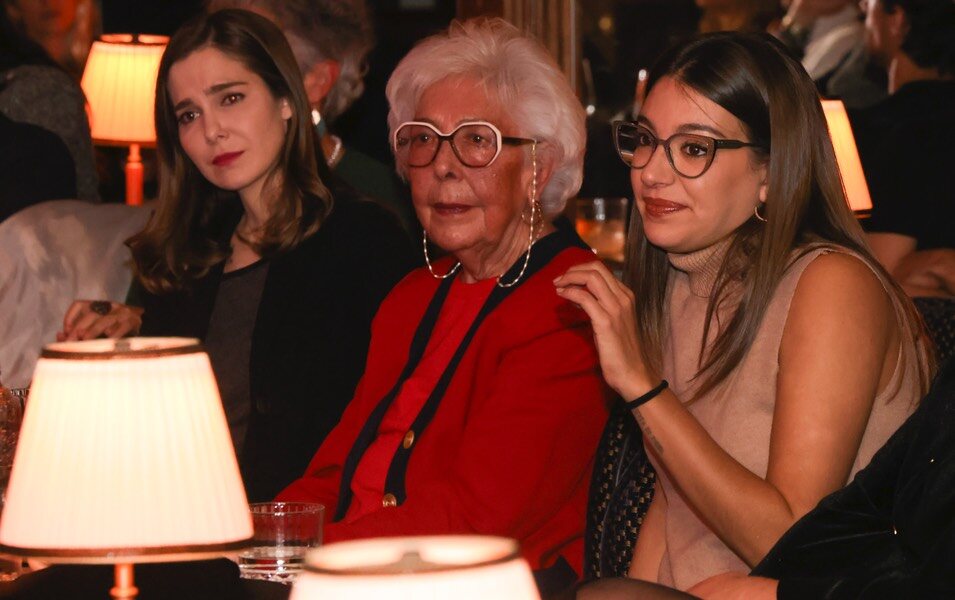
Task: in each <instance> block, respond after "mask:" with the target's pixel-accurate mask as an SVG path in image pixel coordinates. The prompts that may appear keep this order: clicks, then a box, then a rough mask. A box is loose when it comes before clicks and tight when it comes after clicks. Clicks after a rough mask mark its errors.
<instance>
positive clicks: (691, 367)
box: [556, 33, 931, 591]
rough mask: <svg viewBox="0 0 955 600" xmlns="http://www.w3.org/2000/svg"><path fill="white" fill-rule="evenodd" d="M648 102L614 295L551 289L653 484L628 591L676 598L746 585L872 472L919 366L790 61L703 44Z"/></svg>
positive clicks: (908, 399) (584, 278) (896, 301)
mask: <svg viewBox="0 0 955 600" xmlns="http://www.w3.org/2000/svg"><path fill="white" fill-rule="evenodd" d="M647 89H648V96H647V99H646V102H645V104H644V105H643V109H642V112H641V114H640V116H639V118H638V119H637V121H636V122H634V123H619V124H617V125H616V127H615V130H614V131H615V142H616V145H617V149H618V152H619V154H620V157H621V158H622V159H623V161H624V162H625V163H626V164H627V165H628V166H629V167H630V169H631V181H632V184H633V188H634V192H635V197H636V210H635V211H634V215H633V218H632V223H631V229H630V247H629V256H628V264H627V267H626V269H625V271H626V276H627V279H628V285H623V284H621V283H620V282H618V281H616V280H615V279H614V278H613V276H612V275H611V273H610V272H609V271H608V270H607V269H605V268H604V267H603V266H602V265H600V264H598V263H592V264H588V265H583V266H577V267H573V268H571V269H570V270H568V272H567V273H566V274H565V275H563V276H562V277H561V278H559V279H558V280H557V281H556V285H557V291H558V294H560V295H561V296H562V297H564V298H567V299H569V300H572V301H573V302H576V303H577V304H579V305H580V306H582V307H583V309H584V310H585V311H586V312H587V314H588V315H589V316H590V318H591V321H592V323H593V326H594V331H595V335H596V340H597V347H598V350H599V353H600V361H601V367H602V370H603V374H604V377H605V378H606V379H607V382H608V383H609V384H610V385H611V387H613V388H614V389H615V390H616V391H617V392H618V393H619V394H620V395H621V396H622V397H623V398H624V400H625V401H629V403H628V406H629V407H630V408H631V410H632V412H633V416H634V418H635V419H636V420H637V423H638V424H639V426H640V427H641V429H642V431H643V435H644V443H645V446H646V448H647V451H648V455H649V457H650V460H651V462H652V463H653V465H654V467H655V469H656V471H657V474H658V481H657V485H656V490H655V495H654V499H653V501H652V504H651V506H650V509H649V511H648V513H647V515H646V519H645V521H644V523H643V527H642V529H641V531H640V535H639V538H638V540H637V544H636V547H635V550H634V556H633V562H632V563H631V569H630V575H631V576H633V577H637V578H641V579H646V580H649V581H654V582H659V583H664V584H666V585H669V586H673V587H676V588H678V589H682V590H686V589H691V588H693V586H694V585H696V584H697V583H699V582H701V581H703V580H705V579H707V578H709V577H711V576H713V575H716V574H718V573H723V572H726V571H738V572H747V571H749V568H750V567H751V566H752V565H754V564H756V563H757V562H758V561H759V560H760V559H761V558H762V557H763V555H764V554H765V553H766V552H767V551H768V550H769V548H770V547H771V546H772V545H773V544H774V543H775V541H776V540H777V539H778V538H779V537H780V535H782V533H783V532H784V531H786V529H787V528H788V527H789V526H790V525H791V524H792V523H793V522H794V521H795V520H796V519H798V518H799V517H800V516H802V515H803V514H805V513H806V512H808V511H809V510H810V509H811V508H812V507H814V506H815V505H816V503H817V502H818V501H819V500H820V499H821V498H822V497H823V496H825V495H826V494H828V493H829V492H832V491H834V490H836V489H837V488H839V487H841V486H843V485H844V484H845V483H846V482H847V480H848V479H849V478H850V477H851V476H852V474H853V473H855V472H856V471H857V470H859V469H860V468H861V467H863V466H864V465H865V464H866V463H868V461H869V459H870V458H871V457H872V454H873V453H874V452H875V450H876V449H877V448H878V447H879V446H880V445H881V444H882V443H883V442H884V441H885V440H886V438H887V437H888V436H889V435H890V434H891V433H892V432H893V431H894V430H895V429H896V428H897V427H898V425H899V424H900V423H901V422H902V421H903V420H904V419H905V418H906V416H907V415H908V414H909V413H910V412H911V411H912V410H913V409H914V405H915V403H916V401H917V399H918V398H919V396H920V393H921V391H922V390H924V389H925V386H926V382H927V380H928V379H929V376H930V374H931V365H930V363H931V361H930V360H929V359H928V358H927V357H926V352H925V349H924V338H920V336H921V330H920V326H919V321H918V319H917V317H916V315H915V313H914V311H913V308H912V306H911V304H910V303H909V301H908V300H907V299H906V298H905V295H904V294H903V293H902V292H901V291H900V290H899V288H898V287H897V286H896V285H895V284H894V283H892V281H891V279H890V278H889V277H888V276H887V275H886V273H885V272H884V271H883V270H882V268H881V267H879V266H878V263H877V262H876V261H875V260H874V259H873V258H872V256H871V254H870V252H869V250H868V249H867V247H866V245H865V242H864V238H863V234H862V231H861V229H860V228H859V226H858V224H857V222H856V220H855V219H854V217H853V215H852V213H851V212H850V210H849V208H848V205H847V203H846V198H845V195H844V192H843V189H842V186H841V183H840V180H839V172H838V169H837V166H836V163H835V159H834V156H833V150H832V145H831V143H830V141H829V138H828V135H827V130H826V124H825V120H824V117H823V113H822V110H821V107H820V104H819V100H818V97H817V94H816V91H815V88H814V87H813V84H812V81H810V79H809V77H808V76H807V75H806V73H805V72H804V71H803V70H802V68H801V67H800V66H799V64H798V63H796V62H795V61H793V60H792V59H790V58H789V57H788V56H787V55H786V54H785V51H783V50H781V49H780V47H779V46H777V44H775V43H773V42H772V41H770V40H769V39H768V38H767V37H766V36H763V35H760V34H726V33H721V34H711V35H706V36H701V37H699V38H697V39H695V40H693V41H691V42H690V43H688V44H686V45H684V46H682V47H678V48H675V49H672V50H670V51H669V52H668V53H667V54H665V55H664V56H663V58H662V59H661V61H660V62H659V63H658V65H657V66H656V67H655V69H654V70H653V72H652V74H651V76H650V79H649V82H648V88H647ZM691 591H693V590H692V589H691Z"/></svg>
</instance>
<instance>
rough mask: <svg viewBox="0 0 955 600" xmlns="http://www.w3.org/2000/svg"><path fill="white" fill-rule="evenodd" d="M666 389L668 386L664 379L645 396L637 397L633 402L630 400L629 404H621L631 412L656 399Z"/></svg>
mask: <svg viewBox="0 0 955 600" xmlns="http://www.w3.org/2000/svg"><path fill="white" fill-rule="evenodd" d="M668 387H670V384H669V383H667V380H666V379H664V380H662V381H661V382H660V385H658V386H657V387H655V388H653V389H652V390H650V391H649V392H647V393H646V394H644V395H642V396H639V397H637V398H634V399H633V400H630V401H629V402H624V403H623V404H624V406H626V407H627V408H628V409H630V410H633V409H635V408H639V407H641V406H643V405H644V404H646V403H647V402H649V401H651V400H653V399H654V398H656V397H657V396H659V395H660V393H661V392H662V391H663V390H665V389H667V388H668Z"/></svg>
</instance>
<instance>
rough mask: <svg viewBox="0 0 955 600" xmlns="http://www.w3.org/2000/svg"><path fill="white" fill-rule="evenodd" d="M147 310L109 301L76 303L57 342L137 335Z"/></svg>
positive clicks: (67, 314) (64, 318) (69, 309)
mask: <svg viewBox="0 0 955 600" xmlns="http://www.w3.org/2000/svg"><path fill="white" fill-rule="evenodd" d="M142 315H143V309H141V308H139V307H137V306H128V305H126V304H120V303H119V302H107V301H105V300H76V301H74V302H73V304H71V305H70V307H69V308H68V309H67V311H66V316H65V317H63V331H60V332H58V333H57V334H56V341H58V342H66V341H74V340H92V339H95V338H98V337H108V338H121V337H124V336H127V335H136V334H137V333H139V328H140V327H141V326H142V324H143V318H142Z"/></svg>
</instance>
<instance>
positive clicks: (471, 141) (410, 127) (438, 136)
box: [392, 121, 536, 167]
mask: <svg viewBox="0 0 955 600" xmlns="http://www.w3.org/2000/svg"><path fill="white" fill-rule="evenodd" d="M445 141H447V142H448V143H449V144H451V150H453V151H454V155H455V156H457V157H458V160H459V161H461V163H462V164H463V165H465V166H467V167H486V166H488V165H489V164H491V163H492V162H494V159H496V158H497V157H498V155H499V154H500V153H501V146H502V144H507V145H509V146H521V145H524V144H533V143H535V142H536V140H532V139H528V138H519V137H508V136H504V135H501V131H500V130H499V129H498V128H497V127H495V126H494V125H492V124H490V123H487V122H485V121H470V122H467V123H462V124H460V125H458V126H457V128H455V130H454V131H452V132H450V133H442V132H440V131H438V130H437V129H435V127H434V125H431V124H430V123H424V122H421V121H408V122H407V123H403V124H402V125H401V126H400V127H398V129H396V130H395V135H394V140H393V141H392V142H393V145H394V148H395V157H396V158H397V159H398V162H399V163H404V164H406V165H408V166H409V167H426V166H428V165H430V164H431V163H432V162H433V161H434V158H435V157H436V156H437V155H438V150H439V149H440V148H441V143H442V142H445Z"/></svg>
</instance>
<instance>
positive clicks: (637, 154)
mask: <svg viewBox="0 0 955 600" xmlns="http://www.w3.org/2000/svg"><path fill="white" fill-rule="evenodd" d="M613 143H614V145H615V146H616V147H617V154H618V155H620V159H621V160H622V161H623V162H624V163H626V165H627V166H628V167H630V168H631V169H642V168H644V167H645V166H647V165H648V164H649V163H650V159H651V158H653V153H654V152H656V149H657V146H660V145H662V146H663V149H664V150H665V152H666V155H667V160H668V161H670V166H671V167H673V170H674V171H676V172H677V174H678V175H680V176H681V177H685V178H687V179H695V178H697V177H699V176H700V175H702V174H703V173H706V170H707V169H709V168H710V165H711V164H713V158H714V157H715V156H716V151H717V150H720V149H723V148H725V149H727V150H734V149H736V148H745V147H747V146H752V147H756V148H761V147H762V146H761V145H760V144H753V143H751V142H742V141H740V140H721V139H716V138H712V137H709V136H707V135H698V134H695V133H676V134H674V135H671V136H670V137H668V138H667V139H665V140H661V139H658V138H657V136H655V135H654V134H653V132H652V131H650V130H649V129H647V128H646V127H644V126H643V125H638V124H636V123H633V122H630V121H614V123H613Z"/></svg>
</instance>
